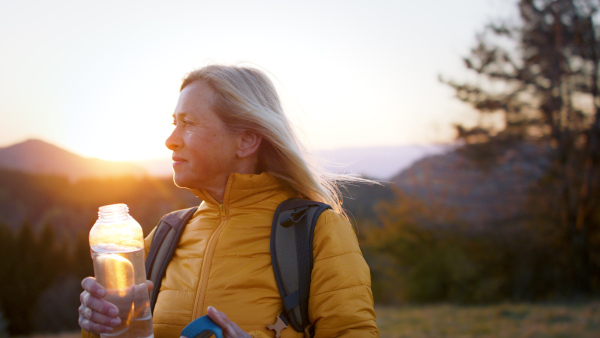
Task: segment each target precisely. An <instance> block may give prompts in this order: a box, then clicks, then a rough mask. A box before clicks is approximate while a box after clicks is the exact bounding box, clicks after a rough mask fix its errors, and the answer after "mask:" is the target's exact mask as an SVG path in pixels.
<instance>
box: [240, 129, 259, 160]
mask: <svg viewBox="0 0 600 338" xmlns="http://www.w3.org/2000/svg"><path fill="white" fill-rule="evenodd" d="M261 141H262V136H260V135H259V134H257V133H255V132H252V131H247V130H246V131H243V132H242V133H241V134H240V135H239V138H238V149H237V152H236V154H237V156H238V157H239V158H247V157H250V156H252V155H255V154H258V148H259V147H260V142H261Z"/></svg>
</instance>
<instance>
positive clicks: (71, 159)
mask: <svg viewBox="0 0 600 338" xmlns="http://www.w3.org/2000/svg"><path fill="white" fill-rule="evenodd" d="M0 167H2V168H6V169H11V170H17V171H22V172H26V173H33V174H46V175H58V176H64V177H67V178H68V179H69V180H71V181H73V180H79V179H83V178H91V177H99V178H102V177H115V176H143V175H146V171H145V169H143V168H141V167H140V166H138V165H136V164H133V163H128V162H112V161H106V160H101V159H97V158H86V157H82V156H80V155H77V154H74V153H72V152H70V151H67V150H65V149H63V148H60V147H58V146H55V145H53V144H51V143H48V142H45V141H42V140H39V139H28V140H25V141H23V142H19V143H16V144H13V145H10V146H7V147H3V148H0Z"/></svg>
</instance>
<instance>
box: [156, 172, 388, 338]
mask: <svg viewBox="0 0 600 338" xmlns="http://www.w3.org/2000/svg"><path fill="white" fill-rule="evenodd" d="M194 193H195V194H196V195H197V196H198V197H199V198H201V199H202V200H203V202H202V203H201V204H200V207H199V208H198V211H197V212H196V213H195V214H194V216H193V218H192V219H191V220H190V222H189V223H188V224H187V226H186V228H185V230H184V232H183V234H182V236H181V240H180V242H179V246H178V247H177V249H176V251H175V254H174V255H173V258H172V259H171V262H170V263H169V266H168V268H167V271H166V274H165V277H164V278H163V281H162V285H161V287H160V293H159V294H158V299H157V302H156V306H155V310H154V317H153V322H154V336H155V337H156V338H171V337H179V333H180V332H181V330H182V329H183V328H184V327H185V326H186V325H187V324H188V323H189V322H191V321H192V320H194V319H196V318H198V317H200V316H203V315H205V314H206V310H207V307H208V306H213V307H215V308H216V309H217V310H220V311H222V312H224V313H225V314H227V316H228V317H229V319H231V320H232V321H233V322H235V323H237V324H238V325H239V326H240V328H242V329H243V330H244V331H246V332H250V334H251V335H252V336H253V337H275V332H274V331H271V330H268V329H267V325H270V324H274V323H275V321H276V318H277V316H278V315H279V314H280V313H281V311H282V306H283V305H282V301H281V296H280V294H279V291H278V289H277V283H276V282H275V276H274V273H273V268H272V265H271V255H270V233H271V223H272V218H273V214H274V212H275V209H276V208H277V206H278V205H279V204H280V203H281V202H283V201H284V200H286V199H288V198H291V197H294V196H295V194H294V192H293V191H291V190H289V189H286V187H285V186H284V185H282V184H281V183H280V182H279V180H278V179H276V178H275V177H273V176H271V175H269V174H264V173H263V174H260V175H242V174H232V175H231V176H230V177H229V180H228V182H227V186H226V189H225V195H224V200H223V203H221V204H220V203H218V202H217V201H216V200H215V199H214V198H212V197H211V196H210V195H208V194H207V193H205V192H203V191H194ZM152 236H153V232H152V233H150V235H149V236H148V237H147V239H146V248H149V247H150V242H151V239H152ZM313 254H314V267H313V271H312V275H311V278H312V280H311V288H310V298H309V319H310V321H311V323H314V325H315V329H316V331H315V332H316V334H315V337H377V336H378V331H377V326H376V323H375V312H374V310H373V296H372V293H371V287H370V285H371V281H370V274H369V268H368V266H367V264H366V263H365V261H364V259H363V257H362V254H361V252H360V249H359V247H358V242H357V239H356V235H355V233H354V231H353V229H352V227H351V225H350V224H349V223H348V222H347V221H346V220H345V219H344V218H343V217H341V216H340V215H338V214H337V213H335V212H333V211H332V210H326V211H325V212H324V213H323V214H322V215H321V216H320V217H319V220H318V222H317V225H316V228H315V234H314V239H313ZM303 336H304V335H303V333H298V332H296V331H294V329H293V328H292V327H288V328H286V329H284V330H283V331H281V337H283V338H287V337H303Z"/></svg>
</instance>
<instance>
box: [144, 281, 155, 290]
mask: <svg viewBox="0 0 600 338" xmlns="http://www.w3.org/2000/svg"><path fill="white" fill-rule="evenodd" d="M146 285H147V286H148V292H150V291H152V289H154V283H152V281H151V280H147V281H146Z"/></svg>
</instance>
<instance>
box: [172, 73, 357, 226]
mask: <svg viewBox="0 0 600 338" xmlns="http://www.w3.org/2000/svg"><path fill="white" fill-rule="evenodd" d="M196 81H204V82H205V83H206V84H208V85H209V86H210V87H211V88H212V89H213V90H214V91H215V96H214V100H213V110H214V111H215V113H216V114H217V115H218V116H219V118H220V119H221V120H222V121H223V123H224V124H225V126H226V128H228V129H229V130H230V131H231V132H234V133H235V132H241V131H244V130H248V131H253V132H255V133H258V134H259V135H261V136H262V142H261V145H260V148H259V154H258V157H259V164H258V165H259V170H260V171H261V172H267V173H269V174H271V175H273V176H275V177H277V178H279V179H280V180H282V181H283V182H285V183H286V184H288V185H289V186H290V187H291V188H292V189H294V190H295V191H297V192H298V193H299V194H300V195H301V196H302V197H305V198H308V199H310V200H313V201H318V202H324V203H327V204H329V205H331V207H332V208H333V210H335V211H337V212H339V213H340V214H342V215H346V213H345V212H344V210H343V208H342V198H341V194H340V191H339V189H338V187H337V184H339V183H340V182H356V181H367V180H364V179H362V178H358V177H356V176H351V175H344V174H330V173H327V172H325V171H324V170H322V169H321V168H320V167H318V166H316V165H315V164H311V163H310V162H309V161H307V159H306V158H305V155H304V154H303V152H302V151H301V143H300V142H299V140H298V138H297V137H296V135H295V133H294V131H293V129H292V127H291V125H290V122H289V121H288V119H287V117H286V115H285V114H284V111H283V108H282V106H281V102H280V100H279V96H278V94H277V91H276V90H275V87H274V86H273V83H272V82H271V80H270V79H269V78H268V77H267V76H266V75H265V74H264V73H263V72H262V71H260V70H258V69H254V68H249V67H242V66H224V65H210V66H206V67H203V68H200V69H197V70H194V71H192V72H191V73H189V74H187V75H186V76H185V78H184V79H183V83H182V84H181V88H180V90H183V88H185V87H186V86H187V85H189V84H190V83H192V82H196Z"/></svg>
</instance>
